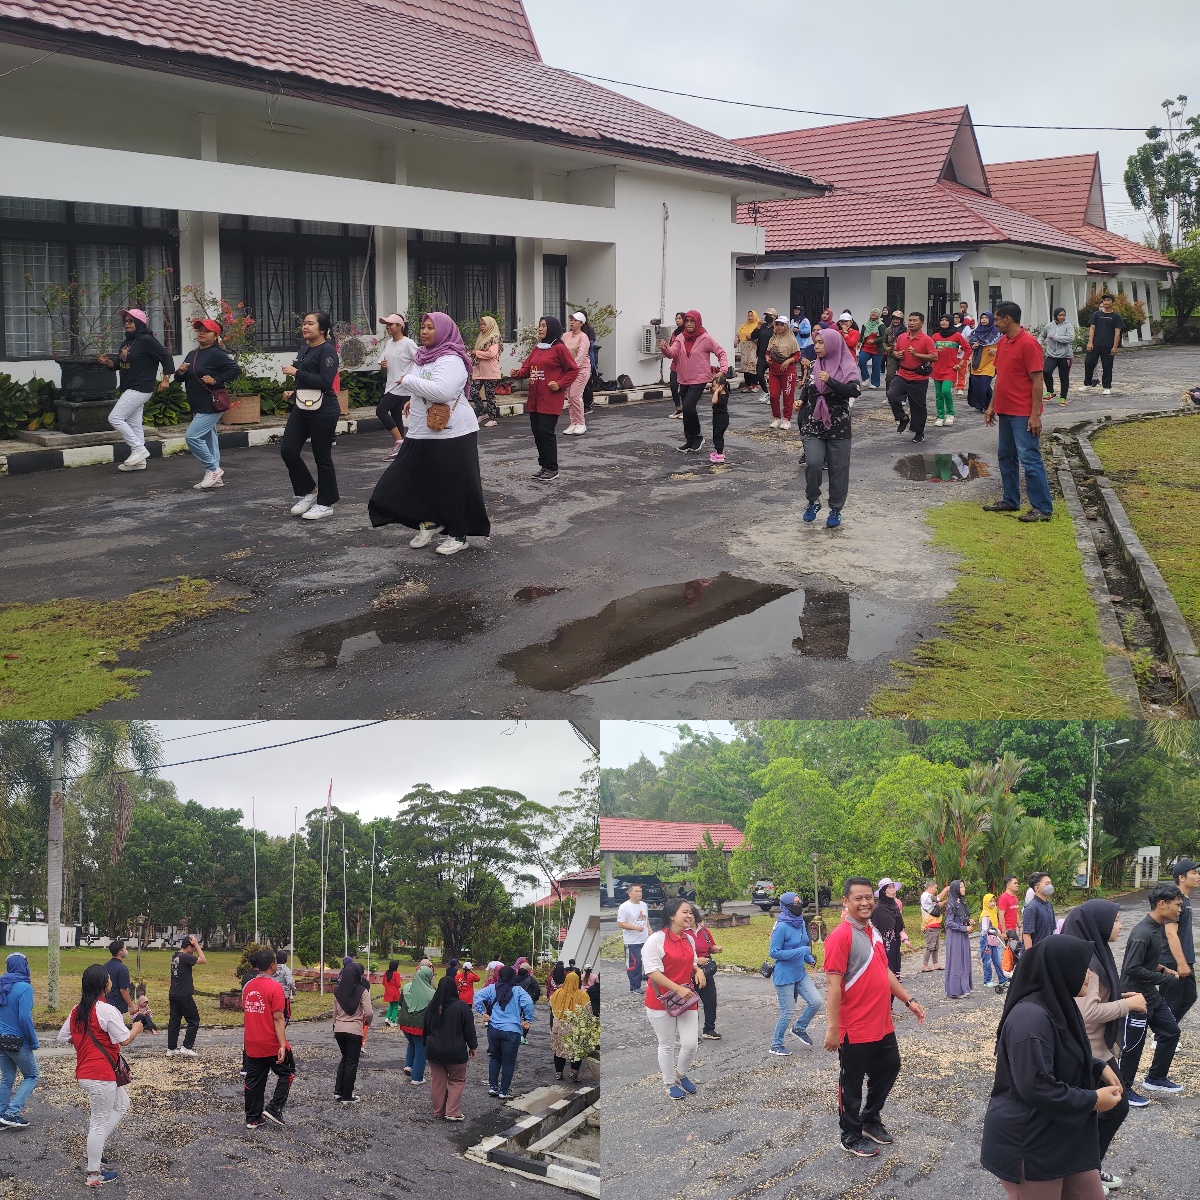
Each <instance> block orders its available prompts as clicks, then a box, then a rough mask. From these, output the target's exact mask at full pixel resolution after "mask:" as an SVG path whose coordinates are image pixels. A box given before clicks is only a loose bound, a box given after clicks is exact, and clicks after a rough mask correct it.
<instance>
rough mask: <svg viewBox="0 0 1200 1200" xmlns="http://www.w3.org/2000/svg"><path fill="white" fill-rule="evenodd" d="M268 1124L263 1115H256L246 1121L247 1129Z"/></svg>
mask: <svg viewBox="0 0 1200 1200" xmlns="http://www.w3.org/2000/svg"><path fill="white" fill-rule="evenodd" d="M265 1124H266V1121H264V1120H263V1119H262V1117H254V1118H252V1119H251V1120H249V1121H247V1122H246V1128H247V1129H261V1128H262V1127H263V1126H264V1125H265Z"/></svg>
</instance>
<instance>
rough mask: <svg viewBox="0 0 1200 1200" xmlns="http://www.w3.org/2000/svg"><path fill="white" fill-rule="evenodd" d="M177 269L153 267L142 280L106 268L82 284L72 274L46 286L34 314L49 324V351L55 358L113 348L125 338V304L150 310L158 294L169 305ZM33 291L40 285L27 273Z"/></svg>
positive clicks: (89, 354) (92, 354)
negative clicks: (115, 275)
mask: <svg viewBox="0 0 1200 1200" xmlns="http://www.w3.org/2000/svg"><path fill="white" fill-rule="evenodd" d="M173 275H174V272H173V271H172V270H171V268H170V267H163V268H162V269H161V270H158V271H151V272H150V274H149V275H147V276H146V277H145V278H144V279H142V280H140V281H138V282H136V283H135V282H134V281H133V280H131V279H127V278H119V279H114V278H113V277H112V276H111V275H109V274H108V273H107V272H105V273H104V274H103V275H101V276H99V277H98V278H97V279H95V280H91V281H84V282H82V283H81V282H80V280H79V279H78V277H76V276H72V277H71V281H70V283H68V284H66V285H65V286H64V285H62V284H58V283H50V284H46V285H45V286H43V287H42V289H41V292H40V295H41V304H39V305H35V306H34V307H33V310H32V311H33V312H35V313H37V314H38V315H39V316H43V317H46V318H47V319H48V320H49V322H50V346H51V353H53V354H54V355H55V356H56V357H60V356H64V355H70V356H72V357H74V358H85V359H87V358H98V357H99V356H100V355H101V354H104V353H105V352H106V351H108V350H111V349H113V348H114V347H115V346H116V345H118V344H119V343H120V342H121V341H122V339H123V338H124V336H125V332H124V319H123V318H122V317H121V315H120V313H121V309H123V308H142V309H146V308H149V307H150V305H151V302H152V301H153V300H154V299H156V298H158V299H161V300H162V301H163V303H164V304H169V303H170V302H171V301H172V300H173V299H174V297H172V296H170V295H164V294H163V293H164V292H169V291H170V288H169V284H170V283H171V282H172V276H173ZM25 283H26V286H27V287H28V288H29V289H30V290H31V291H32V290H34V289H35V288H36V287H37V284H36V283H35V282H34V280H33V278H32V276H29V275H27V276H26V277H25Z"/></svg>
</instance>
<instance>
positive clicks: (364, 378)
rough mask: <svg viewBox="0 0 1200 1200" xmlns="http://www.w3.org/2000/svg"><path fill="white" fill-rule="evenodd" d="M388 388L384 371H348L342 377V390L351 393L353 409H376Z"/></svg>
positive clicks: (350, 399)
mask: <svg viewBox="0 0 1200 1200" xmlns="http://www.w3.org/2000/svg"><path fill="white" fill-rule="evenodd" d="M386 386H387V378H386V376H385V375H384V374H383V372H382V371H348V372H346V373H345V374H343V375H342V390H343V391H346V392H349V394H350V395H349V401H350V407H351V408H374V407H375V405H377V404H378V403H379V401H380V400H381V399H382V398H383V389H384V388H385V387H386Z"/></svg>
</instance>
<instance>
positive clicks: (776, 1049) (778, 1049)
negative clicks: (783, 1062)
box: [770, 1046, 792, 1058]
mask: <svg viewBox="0 0 1200 1200" xmlns="http://www.w3.org/2000/svg"><path fill="white" fill-rule="evenodd" d="M770 1052H771V1053H772V1054H778V1055H779V1056H780V1058H788V1057H790V1055H791V1053H792V1052H791V1051H790V1050H785V1049H784V1047H782V1046H772V1047H771V1051H770Z"/></svg>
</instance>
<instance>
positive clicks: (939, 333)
mask: <svg viewBox="0 0 1200 1200" xmlns="http://www.w3.org/2000/svg"><path fill="white" fill-rule="evenodd" d="M933 348H934V349H935V350H936V351H937V358H935V359H934V360H933V393H934V398H935V400H936V402H937V420H936V421H934V424H935V425H953V424H954V378H955V376H956V375H957V374H958V363H959V359H962V360H963V361H966V362H969V361H970V359H971V347H970V346H969V345H968V344H967V339H966V338H964V337H963V335H962V334H961V333H956V332H955V330H954V325H953V323H952V322H951V320H950V318H949V317H948V316H945V315H943V316H942V317H941V319H940V320H939V321H938V327H937V328H936V329H935V330H934V331H933Z"/></svg>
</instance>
